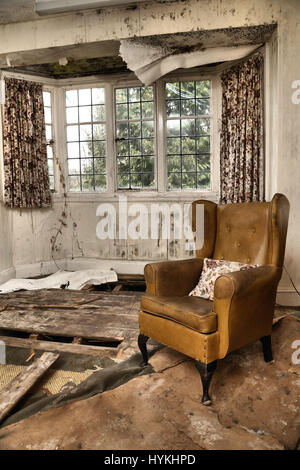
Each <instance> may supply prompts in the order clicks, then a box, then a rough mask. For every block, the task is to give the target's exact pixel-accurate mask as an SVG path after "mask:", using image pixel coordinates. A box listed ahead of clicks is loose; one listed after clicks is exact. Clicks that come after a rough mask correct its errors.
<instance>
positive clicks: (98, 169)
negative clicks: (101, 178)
mask: <svg viewBox="0 0 300 470" xmlns="http://www.w3.org/2000/svg"><path fill="white" fill-rule="evenodd" d="M94 172H95V173H97V174H105V173H106V159H105V158H94Z"/></svg>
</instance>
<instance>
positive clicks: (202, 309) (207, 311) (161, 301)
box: [141, 294, 217, 333]
mask: <svg viewBox="0 0 300 470" xmlns="http://www.w3.org/2000/svg"><path fill="white" fill-rule="evenodd" d="M141 309H142V310H143V311H144V312H147V313H151V314H153V315H157V316H160V317H163V318H166V319H169V320H173V321H175V322H176V323H180V324H181V325H184V326H186V327H188V328H191V329H193V330H196V331H199V332H200V333H213V332H214V331H216V329H217V316H216V314H215V313H214V312H213V302H211V301H210V300H206V299H202V298H201V297H192V296H183V297H159V296H155V295H151V294H146V295H144V296H143V297H142V301H141Z"/></svg>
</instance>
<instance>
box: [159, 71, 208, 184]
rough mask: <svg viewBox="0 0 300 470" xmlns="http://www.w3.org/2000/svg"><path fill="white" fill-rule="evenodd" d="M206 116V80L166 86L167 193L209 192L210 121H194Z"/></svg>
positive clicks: (202, 119)
mask: <svg viewBox="0 0 300 470" xmlns="http://www.w3.org/2000/svg"><path fill="white" fill-rule="evenodd" d="M209 114H210V81H209V80H197V81H193V80H191V81H182V82H170V83H166V121H167V122H166V139H167V141H166V144H167V145H166V148H167V155H168V188H169V189H173V190H176V189H177V190H178V189H186V190H193V189H207V188H209V186H210V135H209V134H210V117H207V118H203V117H199V118H198V117H197V116H205V115H207V116H208V115H209ZM189 116H190V117H189ZM174 117H176V119H174Z"/></svg>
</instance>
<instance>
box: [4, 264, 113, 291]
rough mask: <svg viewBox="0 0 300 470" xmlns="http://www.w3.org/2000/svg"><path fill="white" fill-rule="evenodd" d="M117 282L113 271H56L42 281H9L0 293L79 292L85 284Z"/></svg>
mask: <svg viewBox="0 0 300 470" xmlns="http://www.w3.org/2000/svg"><path fill="white" fill-rule="evenodd" d="M117 280H118V276H117V273H116V272H115V271H114V270H113V269H85V270H82V271H74V272H70V271H57V272H56V273H54V274H51V275H50V276H47V277H44V278H42V279H10V280H9V281H7V282H5V283H4V284H2V285H0V293H2V294H4V293H8V292H15V291H18V290H38V289H59V288H65V289H75V290H80V289H82V288H83V287H84V286H85V285H87V284H93V285H100V284H105V283H107V282H116V281H117Z"/></svg>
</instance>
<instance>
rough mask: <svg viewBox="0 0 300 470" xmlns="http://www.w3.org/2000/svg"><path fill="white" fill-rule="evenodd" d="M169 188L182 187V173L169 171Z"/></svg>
mask: <svg viewBox="0 0 300 470" xmlns="http://www.w3.org/2000/svg"><path fill="white" fill-rule="evenodd" d="M168 188H169V189H181V173H169V175H168Z"/></svg>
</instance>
